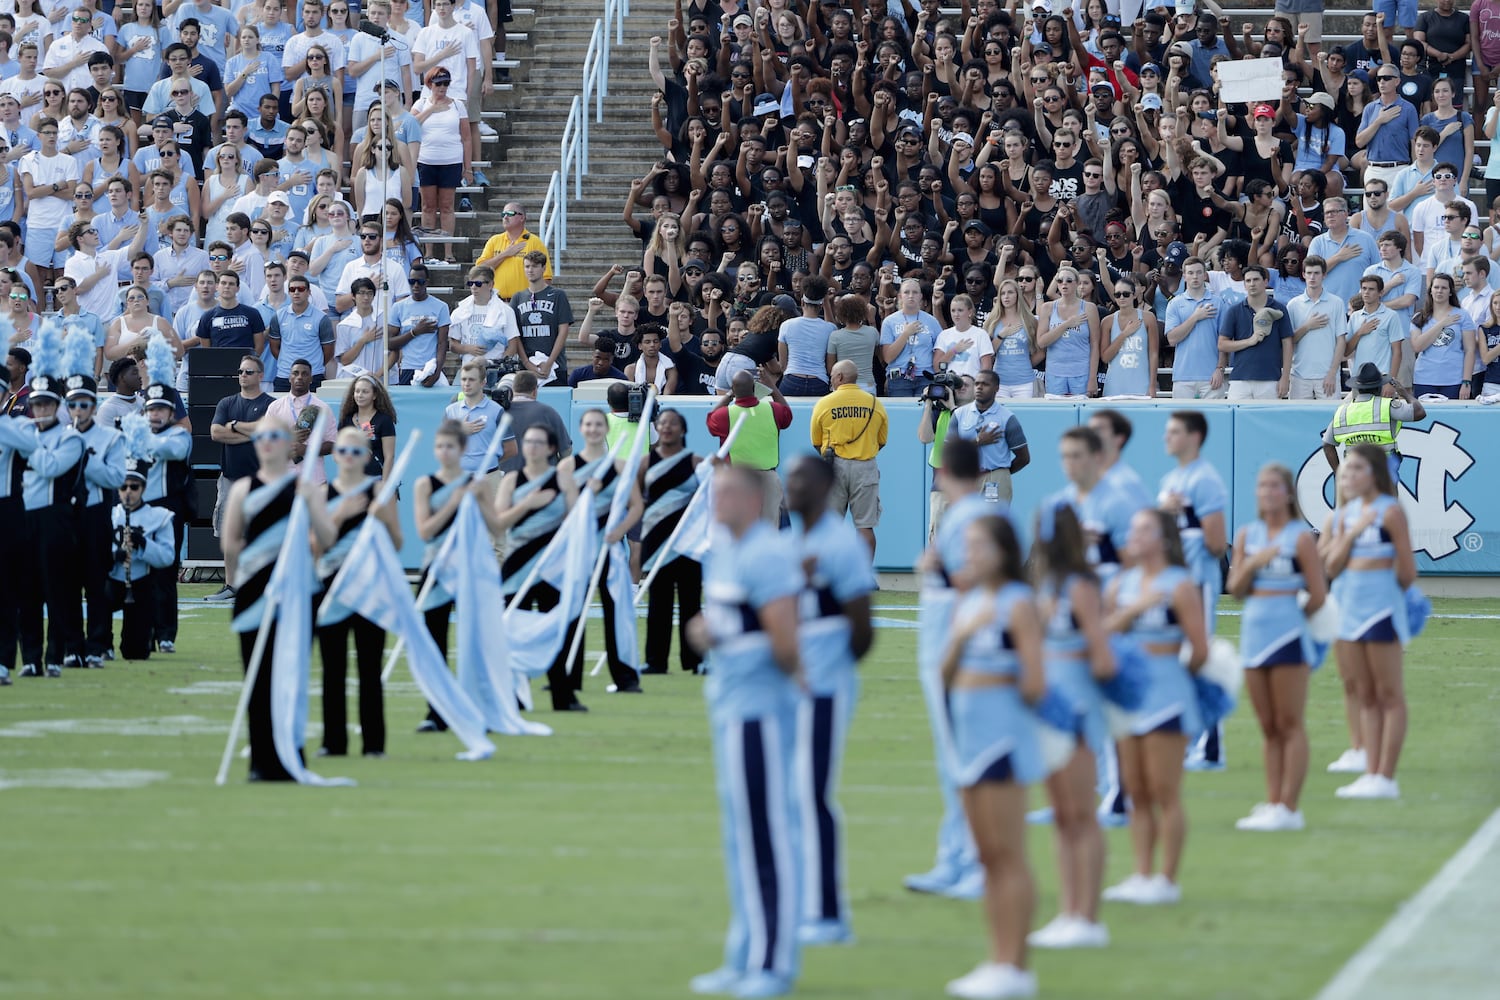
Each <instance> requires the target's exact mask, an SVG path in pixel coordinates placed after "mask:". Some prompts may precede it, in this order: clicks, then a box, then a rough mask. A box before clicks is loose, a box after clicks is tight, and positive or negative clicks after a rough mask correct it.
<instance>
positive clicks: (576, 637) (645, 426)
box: [563, 388, 656, 673]
mask: <svg viewBox="0 0 1500 1000" xmlns="http://www.w3.org/2000/svg"><path fill="white" fill-rule="evenodd" d="M655 404H656V389H655V388H652V389H651V390H650V391H649V392H648V393H647V395H646V406H645V409H644V410H642V412H641V422H640V425H639V426H638V427H637V428H636V432H635V436H634V437H633V438H632V439H631V441H630V447H631V448H632V449H633V450H632V451H631V457H632V458H634V457H635V456H636V455H637V454H639V452H640V447H641V437H642V435H645V436H646V437H645V440H646V442H647V443H648V444H649V443H650V441H651V437H650V435H651V421H650V417H651V411H652V410H653V409H654V408H655ZM624 439H625V437H624V435H621V436H620V440H622V441H623V440H624ZM615 489H616V490H619V489H625V490H633V489H635V477H633V476H632V477H631V481H630V482H628V483H618V484H617V485H616V486H615ZM627 495H628V494H627ZM619 496H620V494H619V493H616V494H615V499H616V500H617V499H618V498H619ZM614 503H615V500H611V501H610V516H609V518H608V519H607V520H606V521H605V533H606V536H607V534H608V530H609V525H610V522H612V521H613V520H614ZM626 506H627V507H628V506H629V502H628V501H627V502H626ZM601 541H602V542H603V544H602V545H600V546H599V555H598V557H597V558H596V559H595V560H594V572H593V573H591V574H590V575H589V589H588V590H585V591H584V592H583V608H582V610H581V612H580V613H579V615H578V624H577V626H575V627H574V629H573V640H572V642H570V643H569V644H568V658H567V659H566V660H563V662H564V663H572V662H573V657H575V656H577V655H578V650H579V647H580V646H582V645H583V633H584V631H585V630H586V629H587V627H588V620H589V616H588V611H589V605H590V604H592V603H593V600H594V590H595V588H597V587H598V586H599V578H600V577H601V576H603V574H604V563H605V560H607V559H608V558H609V549H610V544H609V539H608V538H607V537H606V538H603V539H601ZM605 655H606V656H608V650H607V649H606V651H605ZM593 672H594V673H598V672H599V668H598V667H597V666H596V667H594V671H593Z"/></svg>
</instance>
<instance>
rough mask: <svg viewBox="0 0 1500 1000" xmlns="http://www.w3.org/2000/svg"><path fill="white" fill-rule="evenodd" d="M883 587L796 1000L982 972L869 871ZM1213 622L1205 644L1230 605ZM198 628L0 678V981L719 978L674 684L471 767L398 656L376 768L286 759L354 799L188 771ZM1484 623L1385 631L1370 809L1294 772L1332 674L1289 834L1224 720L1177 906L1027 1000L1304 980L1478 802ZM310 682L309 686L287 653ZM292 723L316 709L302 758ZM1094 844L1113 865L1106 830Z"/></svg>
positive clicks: (696, 750)
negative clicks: (828, 874)
mask: <svg viewBox="0 0 1500 1000" xmlns="http://www.w3.org/2000/svg"><path fill="white" fill-rule="evenodd" d="M207 589H208V588H202V587H197V588H184V595H185V596H194V595H198V594H201V593H203V592H204V591H205V590H207ZM882 597H883V601H884V603H885V604H887V605H890V606H891V608H890V609H888V610H882V611H881V612H880V614H881V615H882V619H883V620H884V621H885V622H886V623H887V627H885V628H883V629H882V630H881V631H880V633H879V635H878V640H877V645H876V649H875V652H874V653H873V654H872V656H871V657H870V659H869V660H867V661H866V663H865V664H864V667H863V675H864V680H865V688H864V695H863V701H862V702H861V705H860V708H859V711H858V714H857V717H856V720H855V724H854V729H853V733H852V736H851V741H850V746H849V751H848V759H847V767H846V770H845V773H844V788H843V795H842V799H843V804H844V809H845V814H846V817H847V845H848V885H849V895H850V898H851V901H852V904H853V909H854V925H855V931H856V934H857V936H858V941H857V943H856V944H855V945H853V946H849V947H843V948H838V949H824V950H818V951H810V952H806V953H805V955H804V974H803V978H802V981H801V984H800V987H799V990H798V992H799V995H802V996H808V997H828V998H834V997H870V998H916V997H939V996H941V995H942V986H943V983H944V982H945V981H946V980H948V979H949V978H952V977H954V976H956V975H959V974H962V973H964V972H967V971H968V970H969V969H970V968H971V967H972V966H973V965H974V964H975V962H977V961H978V960H979V959H980V958H982V957H983V951H984V934H983V928H982V924H981V920H980V915H979V909H978V906H977V904H973V903H959V902H953V901H949V900H943V899H933V898H924V897H919V896H915V895H912V894H910V893H907V892H905V891H903V890H902V889H901V878H902V876H903V875H905V874H907V873H909V872H916V871H922V870H925V869H926V867H927V866H928V865H929V864H930V862H931V859H932V853H933V845H934V831H935V827H936V821H937V811H938V796H937V793H936V790H935V787H934V778H933V769H932V759H931V745H930V741H929V737H928V732H927V722H926V718H925V713H924V710H923V707H922V701H921V697H920V695H919V693H918V689H917V685H916V682H915V678H914V668H913V665H912V664H913V656H914V649H915V637H916V633H915V632H914V631H912V630H911V628H910V623H911V621H912V619H913V618H914V613H913V612H911V611H910V610H897V608H898V607H904V608H908V609H909V608H910V606H911V605H912V604H913V603H914V601H913V599H912V595H905V594H885V595H882ZM1437 605H1438V607H1437V612H1438V613H1439V614H1444V613H1447V614H1452V615H1464V614H1483V613H1487V612H1491V611H1493V602H1465V601H1439V602H1437ZM1220 621H1221V631H1222V632H1223V633H1225V634H1232V633H1233V631H1234V629H1235V627H1236V625H1237V619H1236V618H1235V617H1233V616H1229V615H1226V616H1224V617H1222V618H1221V619H1220ZM226 622H227V612H226V611H225V610H223V609H221V608H212V607H202V608H188V609H185V610H184V621H183V631H182V635H181V640H180V642H179V644H178V650H179V651H178V652H177V653H176V654H175V655H172V656H164V655H158V656H155V657H153V658H152V659H151V660H150V661H149V662H145V663H140V664H134V665H125V664H119V663H115V664H110V665H109V666H108V667H107V668H106V669H104V670H102V671H92V672H86V671H68V672H67V673H66V675H65V676H64V677H63V678H62V679H61V680H47V679H37V680H31V679H28V680H17V681H16V683H15V685H14V686H13V687H10V688H4V689H0V823H3V826H0V829H3V831H4V839H5V846H6V852H5V856H4V859H3V861H0V914H3V925H4V927H5V936H4V944H3V945H0V956H3V957H0V995H5V996H51V997H68V998H99V997H150V998H165V997H193V998H199V997H204V998H207V997H261V996H265V997H465V998H470V997H524V998H539V1000H540V998H554V997H556V998H564V997H566V998H600V1000H604V998H619V1000H624V998H641V1000H659V998H665V997H679V996H686V995H688V994H687V990H686V983H687V981H688V979H689V977H691V976H692V975H694V974H696V973H699V972H704V971H707V970H709V969H711V968H713V967H715V966H716V965H717V964H718V958H719V952H720V945H721V940H722V933H723V929H724V925H725V920H726V904H725V893H724V888H723V877H722V869H721V864H720V857H719V847H718V844H719V837H718V820H717V811H716V807H715V798H714V793H713V777H712V773H711V764H710V755H709V748H708V733H707V726H706V722H705V718H704V711H703V702H702V697H701V691H700V687H701V681H700V680H699V679H698V678H695V677H689V676H686V675H682V674H674V675H672V676H669V677H650V678H647V679H646V681H647V683H646V688H647V692H646V694H645V695H644V696H641V697H629V696H611V695H607V694H605V693H604V692H603V685H602V684H601V683H598V679H591V680H590V682H589V684H588V687H587V689H586V690H585V692H584V695H583V698H584V700H585V702H586V703H587V704H588V705H589V707H590V708H591V709H592V711H591V712H590V713H589V714H587V715H584V714H573V715H567V716H564V717H554V716H553V715H552V714H551V713H548V712H543V713H538V715H537V717H538V718H541V719H543V720H544V721H547V722H549V723H551V724H553V725H554V726H555V728H556V734H555V735H554V736H552V737H550V738H508V739H503V740H501V741H500V742H499V751H498V753H497V754H496V756H495V757H494V758H493V759H492V760H490V761H488V762H484V763H477V764H473V763H459V762H456V761H455V760H454V759H453V754H454V752H455V751H457V750H459V749H460V747H459V744H458V743H457V741H456V740H454V739H453V738H452V737H451V736H448V735H438V736H431V735H424V736H419V735H416V734H415V733H414V732H413V727H414V726H415V725H416V724H417V722H418V721H419V720H420V718H421V716H422V703H421V699H420V697H419V696H418V695H417V693H416V690H415V687H414V685H413V684H412V683H411V682H410V680H409V678H408V677H407V675H406V674H405V672H404V667H403V668H402V669H401V670H400V671H398V673H397V674H396V677H395V683H393V684H392V685H391V686H390V689H389V691H388V700H387V719H388V723H389V726H390V730H391V738H390V741H389V751H390V756H389V758H388V759H385V760H369V761H367V760H363V759H361V758H359V757H357V756H356V757H351V758H347V759H342V760H337V761H334V762H329V761H318V762H316V764H315V767H317V768H318V769H319V770H320V771H321V773H323V774H325V775H348V776H351V777H354V778H356V779H358V781H359V787H357V788H352V789H348V788H342V789H314V788H299V787H289V786H266V785H253V786H252V785H248V784H246V783H245V782H244V780H243V776H244V772H245V763H244V762H243V761H240V760H236V762H235V769H234V772H233V775H234V778H233V780H232V781H231V782H230V783H229V784H228V785H227V786H226V787H223V788H217V787H215V786H214V784H213V776H214V771H215V768H216V765H217V763H218V759H219V754H220V751H221V750H222V747H223V744H224V740H225V736H226V733H227V727H228V723H229V719H230V715H231V712H232V710H233V706H234V700H235V697H236V694H237V690H238V686H239V685H238V679H239V677H240V667H239V661H238V657H237V655H236V648H235V645H234V643H233V642H232V641H231V640H230V638H229V636H228V632H227V629H226ZM1496 627H1497V626H1496V622H1495V621H1493V620H1484V619H1479V618H1440V619H1435V620H1434V621H1432V622H1431V623H1430V624H1429V626H1428V629H1427V631H1426V633H1424V634H1423V635H1422V636H1421V637H1420V638H1419V639H1418V640H1417V641H1416V643H1415V644H1414V646H1413V648H1412V649H1411V651H1410V654H1409V656H1408V659H1407V683H1408V696H1409V700H1410V703H1411V718H1412V723H1411V734H1410V738H1409V741H1408V744H1407V751H1406V755H1405V758H1404V760H1403V762H1402V768H1401V774H1400V779H1401V787H1402V793H1403V798H1402V800H1401V801H1399V802H1396V803H1371V802H1344V801H1339V800H1336V799H1335V798H1334V796H1333V790H1334V788H1335V787H1336V786H1337V785H1338V784H1339V783H1341V780H1340V779H1339V778H1338V777H1337V776H1334V775H1328V774H1325V773H1323V766H1324V764H1326V763H1327V761H1328V760H1330V759H1332V758H1333V757H1334V756H1336V755H1337V754H1338V752H1339V751H1341V750H1342V749H1343V748H1344V746H1345V736H1344V733H1343V723H1342V714H1341V710H1340V697H1339V689H1338V682H1337V678H1336V675H1335V672H1334V669H1333V667H1332V665H1331V664H1330V665H1329V666H1328V667H1326V668H1325V669H1324V670H1323V671H1321V672H1320V673H1318V674H1317V675H1316V676H1315V678H1314V682H1313V693H1312V702H1313V703H1312V706H1311V710H1310V720H1309V722H1310V731H1311V738H1312V744H1313V761H1314V768H1313V773H1312V774H1311V776H1310V778H1309V781H1308V786H1307V791H1306V796H1305V800H1304V807H1303V808H1304V812H1305V813H1306V816H1307V822H1308V829H1307V830H1306V831H1305V832H1304V833H1301V834H1280V835H1256V834H1247V833H1237V832H1236V831H1235V830H1234V826H1233V824H1234V820H1235V819H1236V818H1238V817H1240V816H1242V815H1244V814H1245V812H1246V811H1247V810H1248V808H1249V806H1250V805H1251V804H1252V803H1254V802H1256V801H1258V800H1259V799H1260V798H1261V782H1260V771H1259V764H1258V752H1259V751H1258V747H1259V742H1258V738H1257V736H1256V731H1255V726H1254V720H1253V718H1252V717H1251V714H1250V713H1249V711H1248V707H1245V708H1242V709H1241V711H1239V712H1238V713H1237V714H1236V715H1235V716H1234V718H1233V719H1232V721H1231V724H1230V727H1229V748H1230V766H1229V770H1228V771H1227V772H1225V773H1221V774H1208V775H1190V776H1189V778H1188V781H1187V793H1188V813H1189V819H1190V824H1191V827H1190V832H1189V843H1188V849H1187V856H1186V864H1185V868H1184V872H1183V876H1182V885H1183V893H1184V897H1183V902H1182V904H1181V905H1179V906H1176V907H1171V908H1161V909H1139V908H1131V907H1125V906H1121V905H1116V904H1106V905H1105V907H1104V910H1103V915H1104V916H1103V919H1104V920H1105V921H1106V922H1107V923H1108V925H1109V928H1110V930H1111V932H1112V934H1113V937H1114V945H1113V947H1111V948H1110V949H1108V950H1105V951H1100V952H1092V953H1078V952H1074V953H1038V954H1035V955H1034V956H1033V960H1034V965H1035V967H1036V969H1037V971H1038V975H1039V977H1040V980H1041V983H1042V990H1043V995H1044V996H1047V997H1073V998H1106V997H1184V998H1188V997H1191V998H1202V997H1266V998H1300V997H1309V996H1312V995H1313V994H1315V993H1316V992H1317V990H1318V989H1319V987H1320V986H1321V985H1322V984H1324V983H1325V982H1327V981H1328V980H1329V978H1330V977H1331V976H1332V975H1333V974H1334V973H1335V972H1336V971H1337V970H1338V969H1339V968H1340V966H1342V965H1343V964H1344V962H1345V961H1347V960H1348V958H1349V957H1350V956H1351V955H1352V954H1353V953H1355V952H1356V951H1357V950H1358V949H1359V948H1360V946H1361V945H1362V944H1363V943H1364V942H1365V941H1366V940H1368V939H1369V938H1370V937H1371V936H1372V935H1373V934H1374V933H1375V932H1376V931H1377V930H1378V929H1379V928H1380V927H1381V925H1382V924H1384V923H1385V921H1386V920H1387V919H1388V918H1389V917H1390V915H1391V914H1392V913H1393V912H1394V911H1395V909H1396V907H1397V906H1398V904H1400V903H1401V901H1403V900H1405V899H1407V898H1408V897H1410V896H1411V895H1412V894H1413V893H1415V892H1416V891H1417V890H1418V889H1419V888H1420V887H1421V886H1422V885H1423V884H1424V883H1425V882H1427V881H1428V879H1430V878H1431V877H1432V876H1433V874H1434V873H1435V872H1436V871H1437V870H1438V869H1439V868H1440V867H1441V866H1442V865H1443V863H1444V862H1445V861H1446V860H1447V859H1448V857H1449V856H1450V855H1452V854H1453V853H1454V852H1455V851H1456V850H1457V849H1458V848H1459V847H1460V846H1461V845H1462V844H1463V843H1464V841H1465V840H1467V839H1468V837H1469V836H1470V834H1472V833H1473V832H1474V830H1475V828H1476V827H1478V826H1479V824H1480V823H1481V822H1482V821H1483V820H1484V818H1485V817H1486V816H1487V815H1489V813H1490V812H1491V811H1492V810H1494V808H1495V806H1496V804H1497V801H1500V794H1497V785H1500V778H1497V775H1500V739H1497V737H1496V721H1495V720H1496V718H1497V707H1500V680H1497V677H1496V673H1495V669H1496V668H1495V666H1494V660H1493V658H1492V656H1489V655H1486V654H1488V653H1492V651H1493V642H1490V643H1482V640H1483V639H1484V638H1485V637H1487V636H1488V637H1493V636H1494V635H1495V634H1496ZM591 645H594V646H596V648H597V643H591ZM314 676H315V679H314V690H315V692H316V690H317V688H318V684H319V682H318V680H317V667H316V664H315V665H314ZM354 706H355V701H354V696H353V690H352V688H351V692H350V708H351V713H352V712H353V711H354ZM319 712H320V709H319V705H318V699H317V697H316V695H315V697H314V699H313V702H312V706H311V711H310V715H311V717H312V719H313V720H314V726H313V729H312V731H311V732H310V733H309V737H308V746H309V748H310V749H311V748H312V747H315V746H316V745H317V743H318V730H317V726H316V720H317V719H318V718H319ZM352 743H353V747H354V749H356V750H357V749H358V736H357V735H356V736H354V737H352ZM1344 780H1347V779H1344ZM1037 795H1038V798H1039V796H1040V793H1039V792H1038V793H1037ZM1108 839H1109V848H1110V857H1109V863H1108V873H1107V881H1108V882H1111V883H1112V882H1114V881H1117V880H1118V879H1119V878H1121V877H1123V876H1124V875H1125V874H1126V873H1127V872H1128V856H1127V850H1128V842H1127V834H1126V832H1125V831H1123V830H1120V831H1112V832H1110V833H1109V834H1108ZM1030 847H1031V859H1032V864H1033V867H1034V868H1035V870H1036V872H1037V875H1038V880H1039V900H1038V923H1041V922H1044V921H1045V920H1047V919H1049V918H1050V917H1051V916H1052V914H1053V913H1054V912H1055V907H1056V895H1055V893H1056V875H1055V872H1054V860H1053V858H1054V855H1053V849H1052V843H1051V834H1050V830H1049V829H1047V828H1033V829H1032V832H1031V842H1030Z"/></svg>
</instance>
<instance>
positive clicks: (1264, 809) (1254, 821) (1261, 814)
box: [1234, 802, 1276, 830]
mask: <svg viewBox="0 0 1500 1000" xmlns="http://www.w3.org/2000/svg"><path fill="white" fill-rule="evenodd" d="M1275 808H1276V807H1275V806H1273V805H1271V803H1269V802H1257V803H1255V805H1253V806H1251V807H1250V815H1248V816H1246V817H1244V818H1243V819H1237V820H1235V821H1234V828H1235V829H1236V830H1264V829H1265V828H1266V827H1265V822H1266V815H1267V814H1268V813H1269V812H1271V810H1273V809H1275Z"/></svg>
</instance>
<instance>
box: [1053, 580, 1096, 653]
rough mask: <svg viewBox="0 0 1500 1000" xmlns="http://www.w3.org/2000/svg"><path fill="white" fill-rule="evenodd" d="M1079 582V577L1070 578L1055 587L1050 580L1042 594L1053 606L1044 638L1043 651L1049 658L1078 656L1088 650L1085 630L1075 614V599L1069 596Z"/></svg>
mask: <svg viewBox="0 0 1500 1000" xmlns="http://www.w3.org/2000/svg"><path fill="white" fill-rule="evenodd" d="M1078 581H1079V577H1077V576H1069V577H1068V578H1066V579H1065V580H1063V581H1062V586H1061V587H1055V586H1054V585H1053V583H1052V582H1051V581H1050V580H1049V581H1048V582H1047V584H1046V585H1044V586H1043V588H1042V593H1043V594H1044V595H1045V596H1046V597H1047V598H1048V599H1049V600H1050V602H1051V604H1052V612H1051V614H1049V615H1048V616H1047V621H1046V622H1045V629H1046V631H1045V632H1044V633H1043V636H1042V651H1043V652H1044V653H1046V654H1047V655H1049V656H1078V655H1081V654H1082V653H1083V652H1084V650H1085V649H1087V648H1088V643H1087V641H1086V640H1085V639H1084V636H1083V630H1082V629H1080V628H1079V627H1078V616H1077V615H1075V614H1074V613H1073V599H1072V597H1071V596H1069V595H1070V592H1071V591H1072V589H1073V584H1075V583H1077V582H1078Z"/></svg>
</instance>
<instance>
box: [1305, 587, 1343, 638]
mask: <svg viewBox="0 0 1500 1000" xmlns="http://www.w3.org/2000/svg"><path fill="white" fill-rule="evenodd" d="M1311 599H1312V595H1311V594H1309V593H1308V592H1307V591H1305V590H1299V591H1297V607H1299V608H1306V607H1307V602H1308V601H1309V600H1311ZM1307 634H1308V636H1309V637H1311V638H1312V640H1313V642H1317V643H1322V644H1324V645H1327V644H1329V643H1331V642H1333V641H1334V640H1335V639H1337V638H1338V637H1339V602H1338V601H1336V600H1334V598H1333V595H1332V594H1324V595H1323V604H1322V606H1321V607H1319V608H1318V610H1316V611H1314V612H1313V613H1312V614H1310V615H1308V616H1307Z"/></svg>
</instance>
